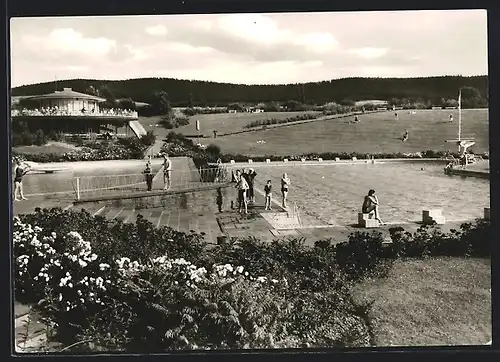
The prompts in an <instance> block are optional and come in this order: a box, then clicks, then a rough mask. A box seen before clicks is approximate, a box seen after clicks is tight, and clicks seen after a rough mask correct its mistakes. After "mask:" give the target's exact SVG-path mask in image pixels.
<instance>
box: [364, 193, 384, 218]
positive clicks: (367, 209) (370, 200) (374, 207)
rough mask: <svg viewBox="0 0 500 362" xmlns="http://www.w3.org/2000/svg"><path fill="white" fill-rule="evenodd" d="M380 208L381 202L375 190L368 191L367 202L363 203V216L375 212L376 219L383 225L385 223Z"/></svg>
mask: <svg viewBox="0 0 500 362" xmlns="http://www.w3.org/2000/svg"><path fill="white" fill-rule="evenodd" d="M378 207H379V202H378V198H377V196H376V195H375V190H370V191H368V195H366V196H365V200H364V201H363V207H362V210H361V211H362V212H363V214H369V213H371V212H372V211H374V212H375V219H376V220H378V222H379V223H381V224H382V225H383V224H384V222H383V221H382V220H381V219H380V214H379V210H378Z"/></svg>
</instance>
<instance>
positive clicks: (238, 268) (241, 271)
mask: <svg viewBox="0 0 500 362" xmlns="http://www.w3.org/2000/svg"><path fill="white" fill-rule="evenodd" d="M236 271H237V272H238V273H240V274H241V273H243V266H241V265H240V266H238V267H237V268H236Z"/></svg>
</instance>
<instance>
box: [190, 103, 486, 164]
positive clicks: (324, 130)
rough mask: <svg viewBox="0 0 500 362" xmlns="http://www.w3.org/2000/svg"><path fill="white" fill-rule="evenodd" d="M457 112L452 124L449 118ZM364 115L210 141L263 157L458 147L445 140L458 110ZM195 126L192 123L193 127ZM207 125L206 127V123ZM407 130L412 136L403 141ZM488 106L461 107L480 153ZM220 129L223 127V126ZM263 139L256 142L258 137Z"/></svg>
mask: <svg viewBox="0 0 500 362" xmlns="http://www.w3.org/2000/svg"><path fill="white" fill-rule="evenodd" d="M450 114H453V118H454V119H455V121H454V122H448V119H449V115H450ZM398 116H399V117H398V118H399V119H398V120H396V119H395V117H394V112H392V111H390V112H382V113H373V114H366V115H363V116H361V117H360V120H361V122H360V123H358V124H350V123H348V122H349V120H350V118H349V117H348V118H340V119H332V120H324V121H316V122H311V123H307V124H302V125H300V124H299V125H292V126H289V127H282V128H276V129H268V130H260V131H256V132H249V133H244V134H238V135H230V136H223V137H218V138H217V139H215V140H214V139H211V140H210V143H215V144H217V145H218V146H220V147H221V150H222V152H223V153H232V154H237V153H240V154H246V155H249V156H259V155H261V156H263V155H271V154H272V155H297V154H302V153H313V152H318V153H321V152H329V151H331V152H353V151H356V152H363V153H379V152H380V153H382V152H419V151H424V150H430V149H431V150H453V151H455V150H456V149H457V146H456V145H454V144H451V143H446V142H445V141H446V140H449V139H456V138H457V136H458V110H420V111H417V112H416V114H409V113H408V112H403V111H399V112H398ZM193 127H194V126H193ZM202 127H203V126H202ZM405 129H407V130H408V132H409V139H408V141H406V142H402V141H401V136H402V134H403V132H404V131H405ZM488 131H489V130H488V110H487V109H480V110H463V111H462V138H464V137H471V136H474V139H475V141H476V145H475V146H473V150H474V151H475V152H477V153H479V152H485V151H488V149H489V139H488ZM219 132H222V129H221V128H219ZM262 140H263V141H265V143H261V142H259V143H257V142H258V141H262Z"/></svg>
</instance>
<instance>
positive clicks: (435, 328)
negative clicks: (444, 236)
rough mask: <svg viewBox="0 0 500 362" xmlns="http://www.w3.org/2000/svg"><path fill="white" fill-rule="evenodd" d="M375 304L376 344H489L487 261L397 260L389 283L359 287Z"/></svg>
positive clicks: (489, 267)
mask: <svg viewBox="0 0 500 362" xmlns="http://www.w3.org/2000/svg"><path fill="white" fill-rule="evenodd" d="M356 295H357V297H358V298H363V299H365V298H366V299H368V300H375V303H374V305H373V310H372V315H371V317H372V320H373V331H374V334H375V343H376V345H377V346H390V345H405V346H423V345H459V344H485V343H487V342H488V341H490V340H491V328H492V324H491V308H492V306H491V265H490V260H489V259H488V260H487V259H462V258H433V259H428V260H418V259H413V260H406V261H398V262H396V264H395V265H394V267H393V269H392V271H391V273H390V275H389V277H388V278H387V279H386V280H382V281H380V280H369V281H366V282H364V283H362V284H361V285H360V286H358V290H357V293H356Z"/></svg>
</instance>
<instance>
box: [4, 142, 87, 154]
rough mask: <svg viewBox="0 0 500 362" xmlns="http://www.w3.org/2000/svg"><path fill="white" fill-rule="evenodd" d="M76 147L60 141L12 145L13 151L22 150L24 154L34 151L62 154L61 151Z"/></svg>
mask: <svg viewBox="0 0 500 362" xmlns="http://www.w3.org/2000/svg"><path fill="white" fill-rule="evenodd" d="M75 149H78V147H75V146H73V145H70V144H64V143H62V142H53V143H48V144H46V145H43V146H34V145H33V146H18V147H12V150H13V151H18V152H22V153H24V154H36V153H54V154H58V155H62V154H63V153H66V152H70V151H74V150H75Z"/></svg>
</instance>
